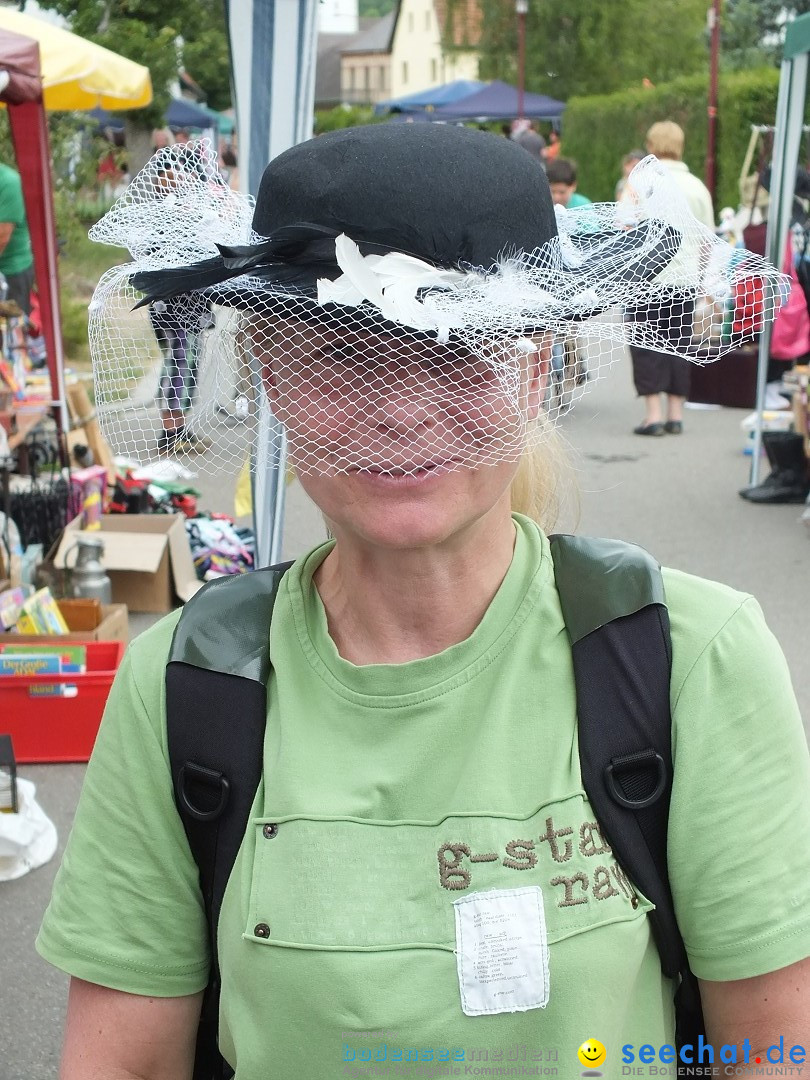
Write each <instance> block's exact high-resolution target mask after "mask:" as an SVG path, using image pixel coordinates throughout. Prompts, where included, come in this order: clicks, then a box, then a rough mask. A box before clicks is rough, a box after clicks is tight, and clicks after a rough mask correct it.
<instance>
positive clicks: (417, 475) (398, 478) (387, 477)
mask: <svg viewBox="0 0 810 1080" xmlns="http://www.w3.org/2000/svg"><path fill="white" fill-rule="evenodd" d="M455 464H456V462H454V461H429V462H425V463H424V464H422V465H416V466H414V465H409V466H408V467H407V469H405V468H403V467H402V466H399V465H373V466H369V468H366V469H360V468H357V469H352V473H351V474H352V475H353V476H358V477H360V478H362V479H363V480H366V481H369V482H370V483H374V484H381V485H385V486H388V487H414V486H418V485H419V484H424V483H426V482H427V481H429V480H432V479H434V478H436V477H438V476H444V475H445V474H446V473H448V472H450V471H451V469H452V468H453V466H454V465H455Z"/></svg>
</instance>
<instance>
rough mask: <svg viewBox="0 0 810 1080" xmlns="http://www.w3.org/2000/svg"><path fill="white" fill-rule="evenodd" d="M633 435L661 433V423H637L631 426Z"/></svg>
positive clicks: (662, 430) (662, 429) (662, 427)
mask: <svg viewBox="0 0 810 1080" xmlns="http://www.w3.org/2000/svg"><path fill="white" fill-rule="evenodd" d="M633 434H634V435H663V434H664V425H663V424H639V425H638V427H634V428H633Z"/></svg>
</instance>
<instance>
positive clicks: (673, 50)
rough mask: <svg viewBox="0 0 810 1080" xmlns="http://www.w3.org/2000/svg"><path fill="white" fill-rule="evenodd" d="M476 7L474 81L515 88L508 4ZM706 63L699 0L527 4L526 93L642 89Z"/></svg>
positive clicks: (489, 1)
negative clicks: (497, 81) (478, 32)
mask: <svg viewBox="0 0 810 1080" xmlns="http://www.w3.org/2000/svg"><path fill="white" fill-rule="evenodd" d="M481 3H482V12H483V30H482V37H481V40H482V44H481V66H480V75H481V77H482V78H502V79H506V80H507V81H510V82H514V81H515V79H516V68H517V20H516V16H515V8H514V2H513V0H481ZM707 58H708V52H707V39H706V0H657V2H656V3H655V4H654V5H653V4H651V3H650V2H649V0H621V2H601V3H594V2H593V0H567V2H566V3H565V4H549V3H546V2H544V0H543V2H537V0H530V3H529V14H528V16H527V19H526V87H527V89H529V90H533V91H535V92H537V93H542V94H548V95H550V96H551V97H555V98H559V99H562V100H563V101H564V100H567V99H568V98H569V97H573V96H574V95H575V94H577V95H582V94H604V93H610V92H612V91H614V90H621V89H625V88H627V87H630V86H641V85H642V81H643V80H644V79H649V80H650V81H651V82H653V83H658V82H665V81H667V80H670V79H672V78H675V77H677V76H679V75H689V74H692V73H693V72H697V71H700V70H706V69H707Z"/></svg>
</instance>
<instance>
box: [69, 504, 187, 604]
mask: <svg viewBox="0 0 810 1080" xmlns="http://www.w3.org/2000/svg"><path fill="white" fill-rule="evenodd" d="M80 522H81V519H80V518H74V520H73V521H71V522H70V524H69V525H67V527H66V528H65V531H64V534H63V536H62V540H61V542H60V544H59V548H58V550H57V552H56V558H55V559H54V564H55V565H56V566H57V567H58V568H59V569H64V566H65V555H66V553H67V552H68V551H69V549H70V548H71V547H72V546H73V544H74V542H75V540H76V537H77V534H78V532H79V525H80ZM184 522H185V517H184V516H183V515H182V514H102V516H101V529H96V530H94V531H93V534H92V535H93V536H98V537H100V539H101V540H103V541H104V554H103V556H102V560H101V561H102V563H103V565H104V569H105V570H106V571H107V573H108V574H109V576H110V580H111V581H112V598H113V602H114V603H116V604H126V605H127V607H128V608H129V610H130V611H157V612H161V611H171V610H172V608H173V607H174V606H175V595H176V596H177V597H178V598H179V599H180V600H181V601H182V602H183V603H185V601H186V600H189V599H190V598H191V597H192V596H193V595H194V593H195V592H196V591H197V590H198V589H199V588H200V586H201V585H202V582H201V581H198V579H197V573H196V571H195V569H194V562H193V560H192V558H191V548H190V547H189V543H188V537H187V536H186V527H185V524H184ZM75 557H76V556H75V555H73V554H72V555H71V556H70V558H69V559H68V566H70V565H72V563H73V561H74V559H75Z"/></svg>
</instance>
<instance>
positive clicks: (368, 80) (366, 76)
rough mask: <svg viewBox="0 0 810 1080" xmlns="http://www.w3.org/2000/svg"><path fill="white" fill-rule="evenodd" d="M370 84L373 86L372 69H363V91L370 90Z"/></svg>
mask: <svg viewBox="0 0 810 1080" xmlns="http://www.w3.org/2000/svg"><path fill="white" fill-rule="evenodd" d="M370 84H371V77H370V68H367V67H364V68H363V89H364V90H368V88H369V85H370Z"/></svg>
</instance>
